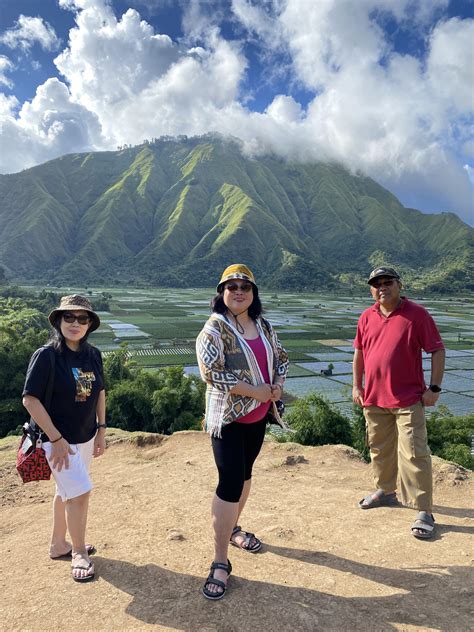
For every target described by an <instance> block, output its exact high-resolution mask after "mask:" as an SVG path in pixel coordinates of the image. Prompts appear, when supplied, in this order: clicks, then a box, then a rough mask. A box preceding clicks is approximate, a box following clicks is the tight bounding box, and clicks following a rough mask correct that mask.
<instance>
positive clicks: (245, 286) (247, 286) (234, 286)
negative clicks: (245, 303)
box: [225, 283, 252, 292]
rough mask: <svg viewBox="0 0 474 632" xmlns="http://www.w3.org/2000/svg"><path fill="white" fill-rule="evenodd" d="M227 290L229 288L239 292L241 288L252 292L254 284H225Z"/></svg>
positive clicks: (230, 290)
mask: <svg viewBox="0 0 474 632" xmlns="http://www.w3.org/2000/svg"><path fill="white" fill-rule="evenodd" d="M225 289H226V290H229V292H238V291H239V290H241V291H242V292H250V290H251V289H252V284H251V283H228V284H227V285H226V286H225Z"/></svg>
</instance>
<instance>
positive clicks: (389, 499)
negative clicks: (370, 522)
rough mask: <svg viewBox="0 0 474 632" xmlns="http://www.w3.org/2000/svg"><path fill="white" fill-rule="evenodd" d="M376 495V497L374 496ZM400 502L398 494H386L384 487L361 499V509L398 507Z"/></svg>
mask: <svg viewBox="0 0 474 632" xmlns="http://www.w3.org/2000/svg"><path fill="white" fill-rule="evenodd" d="M374 496H375V498H374ZM398 504H399V502H398V498H397V494H396V493H395V492H392V493H391V494H386V493H385V492H384V491H383V489H378V490H377V491H376V492H374V493H373V494H368V495H367V496H365V498H362V500H360V501H359V507H360V508H361V509H374V508H375V507H396V506H397V505H398Z"/></svg>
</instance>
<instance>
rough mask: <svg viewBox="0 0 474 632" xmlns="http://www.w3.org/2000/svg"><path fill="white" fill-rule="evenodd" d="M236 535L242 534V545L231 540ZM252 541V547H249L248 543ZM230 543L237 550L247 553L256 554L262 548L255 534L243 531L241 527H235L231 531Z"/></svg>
mask: <svg viewBox="0 0 474 632" xmlns="http://www.w3.org/2000/svg"><path fill="white" fill-rule="evenodd" d="M238 533H242V535H243V536H244V541H243V542H242V544H238V543H237V542H235V541H234V540H233V539H232V538H233V537H234V535H237V534H238ZM252 539H253V541H254V542H253V545H252V546H251V545H250V543H251V542H252ZM230 543H231V544H232V546H236V547H237V548H238V549H242V550H244V551H248V552H249V553H257V552H258V551H260V549H261V548H262V541H261V540H259V539H258V538H257V536H256V535H255V533H250V532H249V531H244V530H243V529H242V527H240V526H239V525H237V526H235V527H234V528H233V529H232V535H231V536H230Z"/></svg>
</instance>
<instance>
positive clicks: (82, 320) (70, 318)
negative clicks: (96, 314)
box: [63, 312, 91, 325]
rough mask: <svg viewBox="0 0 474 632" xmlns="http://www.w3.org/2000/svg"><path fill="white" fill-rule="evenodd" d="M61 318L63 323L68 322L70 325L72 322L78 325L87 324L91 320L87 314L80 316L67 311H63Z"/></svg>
mask: <svg viewBox="0 0 474 632" xmlns="http://www.w3.org/2000/svg"><path fill="white" fill-rule="evenodd" d="M63 320H64V322H65V323H69V324H70V325H71V324H72V323H74V322H76V320H77V322H78V323H79V325H88V324H89V323H90V322H91V319H90V318H89V316H87V314H81V315H80V316H76V315H75V314H71V313H69V312H64V314H63Z"/></svg>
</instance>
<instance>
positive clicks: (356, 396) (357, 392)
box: [352, 386, 364, 408]
mask: <svg viewBox="0 0 474 632" xmlns="http://www.w3.org/2000/svg"><path fill="white" fill-rule="evenodd" d="M352 401H353V402H354V404H357V405H358V406H360V407H361V408H362V407H363V406H364V392H363V391H362V389H361V388H359V387H358V386H353V387H352Z"/></svg>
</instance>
